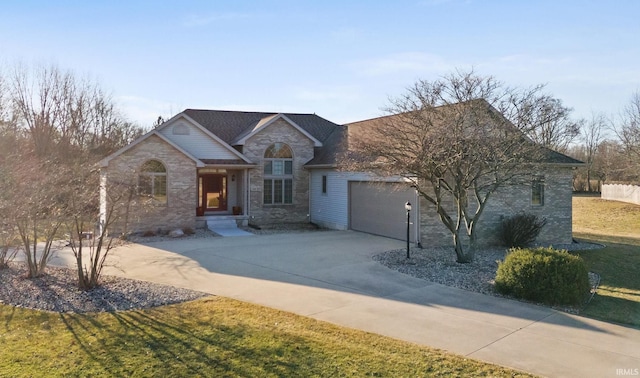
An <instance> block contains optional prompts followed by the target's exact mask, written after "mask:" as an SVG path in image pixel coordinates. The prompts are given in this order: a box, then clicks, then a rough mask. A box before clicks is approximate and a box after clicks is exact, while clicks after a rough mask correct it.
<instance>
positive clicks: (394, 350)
mask: <svg viewBox="0 0 640 378" xmlns="http://www.w3.org/2000/svg"><path fill="white" fill-rule="evenodd" d="M0 327H2V328H1V330H0V348H1V350H0V376H11V377H34V376H47V377H54V376H60V377H62V376H64V377H86V376H132V377H150V376H155V377H165V376H167V377H169V376H170V377H187V376H188V377H193V376H215V377H218V376H220V377H222V376H224V377H235V376H242V377H269V376H272V377H288V376H295V377H309V376H315V377H341V376H342V377H352V376H355V377H364V376H374V377H384V376H394V377H396V376H397V377H418V376H447V377H450V376H464V377H466V376H505V377H511V376H528V375H526V374H523V373H520V372H517V371H513V370H509V369H506V368H502V367H499V366H496V365H491V364H486V363H482V362H478V361H475V360H471V359H468V358H464V357H460V356H456V355H452V354H448V353H445V352H442V351H439V350H435V349H431V348H428V347H422V346H418V345H415V344H411V343H407V342H402V341H398V340H394V339H391V338H387V337H383V336H379V335H374V334H371V333H366V332H362V331H357V330H351V329H346V328H341V327H338V326H335V325H331V324H328V323H324V322H321V321H317V320H313V319H309V318H305V317H301V316H298V315H294V314H291V313H286V312H282V311H277V310H272V309H268V308H264V307H260V306H256V305H251V304H247V303H243V302H239V301H235V300H232V299H226V298H221V297H210V298H206V299H202V300H198V301H194V302H189V303H183V304H177V305H172V306H165V307H160V308H155V309H148V310H140V311H129V312H118V313H102V314H56V313H45V312H39V311H34V310H27V309H19V308H14V307H11V306H6V305H0Z"/></svg>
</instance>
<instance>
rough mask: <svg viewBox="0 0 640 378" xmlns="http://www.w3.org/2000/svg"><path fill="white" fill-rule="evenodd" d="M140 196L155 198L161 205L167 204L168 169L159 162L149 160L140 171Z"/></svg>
mask: <svg viewBox="0 0 640 378" xmlns="http://www.w3.org/2000/svg"><path fill="white" fill-rule="evenodd" d="M138 190H139V193H140V195H143V196H147V197H150V198H153V199H154V200H156V201H157V203H159V204H163V205H164V204H166V203H167V169H166V168H165V167H164V164H162V163H161V162H159V161H158V160H149V161H147V162H146V163H144V164H143V165H142V167H141V169H140V176H139V178H138Z"/></svg>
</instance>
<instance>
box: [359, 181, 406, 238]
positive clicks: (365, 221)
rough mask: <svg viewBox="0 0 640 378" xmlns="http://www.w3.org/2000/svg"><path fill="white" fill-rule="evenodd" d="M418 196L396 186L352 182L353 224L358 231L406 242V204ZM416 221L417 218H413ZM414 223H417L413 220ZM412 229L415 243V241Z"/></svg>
mask: <svg viewBox="0 0 640 378" xmlns="http://www.w3.org/2000/svg"><path fill="white" fill-rule="evenodd" d="M414 199H415V192H414V190H413V189H410V188H407V189H405V188H400V187H399V186H398V185H397V184H392V183H371V182H350V183H349V221H350V228H351V229H352V230H355V231H362V232H367V233H370V234H375V235H381V236H386V237H390V238H394V239H401V240H405V239H406V237H407V213H406V210H405V209H404V204H405V203H406V202H407V201H410V202H412V201H414ZM412 218H413V217H412ZM412 222H413V220H412ZM413 234H414V227H413V226H412V227H411V237H410V238H411V240H413V239H414V236H413Z"/></svg>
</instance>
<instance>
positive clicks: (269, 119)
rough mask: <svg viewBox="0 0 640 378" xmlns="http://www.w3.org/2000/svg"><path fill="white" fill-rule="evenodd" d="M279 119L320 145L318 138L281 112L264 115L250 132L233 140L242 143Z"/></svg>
mask: <svg viewBox="0 0 640 378" xmlns="http://www.w3.org/2000/svg"><path fill="white" fill-rule="evenodd" d="M279 119H283V120H285V121H286V122H288V123H289V124H290V125H291V126H293V127H294V128H295V129H296V130H298V131H299V132H300V133H302V134H303V135H304V136H306V137H307V138H309V139H310V140H311V141H312V142H313V146H314V147H322V142H320V141H319V140H318V139H316V138H314V137H313V135H311V134H309V133H308V132H307V131H306V130H305V129H303V128H302V127H300V126H299V125H298V124H297V123H295V122H293V121H292V120H291V119H290V118H289V117H287V116H286V115H284V114H282V113H278V114H276V115H275V116H269V117H265V118H263V119H261V120H260V121H259V122H258V123H257V124H256V126H255V127H254V128H253V130H251V132H250V133H248V134H247V135H245V136H243V137H241V138H240V139H237V140H236V141H234V142H235V144H241V145H244V144H245V143H246V141H247V139H249V138H251V137H252V136H254V135H256V134H257V133H259V132H260V131H262V130H264V129H265V128H267V127H269V125H271V124H273V123H274V122H276V121H277V120H279ZM265 121H266V122H265Z"/></svg>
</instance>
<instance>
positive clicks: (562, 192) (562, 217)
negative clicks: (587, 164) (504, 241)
mask: <svg viewBox="0 0 640 378" xmlns="http://www.w3.org/2000/svg"><path fill="white" fill-rule="evenodd" d="M540 175H543V176H544V178H545V187H544V205H543V206H532V205H531V185H530V184H527V185H519V186H509V187H504V188H502V189H500V191H499V192H496V193H494V195H493V196H492V197H491V198H490V199H489V202H488V203H487V205H486V207H485V210H484V212H483V214H482V215H481V218H480V221H479V222H478V224H477V225H476V226H477V229H476V231H475V232H476V237H477V238H476V240H477V244H478V245H479V246H483V245H484V246H488V245H500V240H499V238H498V230H499V227H500V223H501V222H502V219H504V218H505V217H509V216H512V215H514V214H517V213H519V212H527V213H532V214H535V215H537V216H538V217H540V218H546V219H547V224H546V226H545V227H544V228H543V229H542V232H541V233H540V236H539V237H538V239H537V240H536V242H537V243H540V244H543V245H545V244H552V243H553V244H566V243H571V241H572V214H571V212H572V202H571V201H572V194H573V192H572V191H573V188H572V177H573V173H572V169H571V168H570V167H553V166H550V167H547V169H545V170H544V173H540ZM447 207H449V208H453V201H451V202H449V203H448V204H447ZM420 223H421V224H420V237H421V241H422V245H424V246H450V245H453V240H452V237H451V233H450V232H449V231H448V230H447V229H446V227H445V226H444V225H443V224H442V222H441V221H440V219H439V218H438V215H437V214H436V211H435V207H434V206H433V205H431V204H429V203H428V202H427V201H426V200H424V199H422V198H421V199H420Z"/></svg>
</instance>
